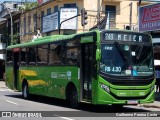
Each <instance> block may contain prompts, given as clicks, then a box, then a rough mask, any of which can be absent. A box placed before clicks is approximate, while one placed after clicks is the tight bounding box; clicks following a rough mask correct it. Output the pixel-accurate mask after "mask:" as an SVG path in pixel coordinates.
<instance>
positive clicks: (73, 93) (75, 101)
mask: <svg viewBox="0 0 160 120" xmlns="http://www.w3.org/2000/svg"><path fill="white" fill-rule="evenodd" d="M69 101H70V105H71V107H72V108H78V106H79V102H78V92H77V90H76V88H73V89H72V91H71V93H70V98H69Z"/></svg>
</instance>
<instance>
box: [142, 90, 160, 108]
mask: <svg viewBox="0 0 160 120" xmlns="http://www.w3.org/2000/svg"><path fill="white" fill-rule="evenodd" d="M141 106H143V107H146V108H158V109H160V92H159V93H157V92H156V93H155V101H154V103H148V104H143V105H141Z"/></svg>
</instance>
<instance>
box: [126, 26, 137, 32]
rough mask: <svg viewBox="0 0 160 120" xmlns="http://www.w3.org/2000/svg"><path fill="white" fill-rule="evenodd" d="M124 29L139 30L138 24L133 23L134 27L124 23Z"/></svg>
mask: <svg viewBox="0 0 160 120" xmlns="http://www.w3.org/2000/svg"><path fill="white" fill-rule="evenodd" d="M124 30H133V31H138V27H137V25H132V27H131V28H130V26H129V25H124Z"/></svg>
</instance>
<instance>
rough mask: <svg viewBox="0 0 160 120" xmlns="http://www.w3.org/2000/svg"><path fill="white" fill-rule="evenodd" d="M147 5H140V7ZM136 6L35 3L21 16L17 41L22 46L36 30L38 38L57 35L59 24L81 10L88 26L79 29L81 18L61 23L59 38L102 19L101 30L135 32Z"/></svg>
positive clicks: (101, 0) (85, 0) (93, 1)
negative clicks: (39, 34) (128, 28)
mask: <svg viewBox="0 0 160 120" xmlns="http://www.w3.org/2000/svg"><path fill="white" fill-rule="evenodd" d="M131 3H132V4H131ZM150 3H151V2H142V4H141V5H147V4H150ZM138 5H139V3H138V0H137V1H135V0H134V1H130V0H46V1H39V5H38V7H36V8H34V9H31V10H29V11H25V12H23V13H22V14H21V19H20V21H21V22H20V35H21V37H20V41H21V43H24V42H28V41H30V40H32V38H33V36H34V35H36V34H37V30H40V32H41V34H42V36H47V35H54V34H58V33H59V32H58V27H59V24H60V22H61V21H62V20H64V19H67V18H69V17H73V16H74V15H77V14H79V13H81V9H82V8H85V10H86V11H87V14H88V19H87V21H88V24H87V25H85V26H84V27H83V26H82V25H81V16H79V17H77V18H75V19H73V20H70V21H66V22H64V23H62V25H61V31H60V32H61V34H73V33H80V32H83V31H88V30H89V29H90V28H92V27H93V26H95V25H97V23H98V20H99V21H101V20H102V19H103V18H104V17H106V19H107V21H106V24H105V26H106V27H105V29H126V27H127V26H129V25H130V24H131V26H132V27H131V28H130V29H131V30H138V7H139V6H138ZM69 11H72V12H69ZM73 11H74V12H73ZM98 11H99V12H98ZM131 11H132V12H131ZM65 12H66V13H65ZM98 13H99V14H98ZM98 18H99V19H98ZM108 21H109V22H108ZM103 24H104V23H103ZM69 26H70V27H69Z"/></svg>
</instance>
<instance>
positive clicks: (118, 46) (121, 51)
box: [114, 41, 127, 61]
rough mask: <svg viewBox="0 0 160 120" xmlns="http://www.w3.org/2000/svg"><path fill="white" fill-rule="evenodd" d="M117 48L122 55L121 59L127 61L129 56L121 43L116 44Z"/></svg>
mask: <svg viewBox="0 0 160 120" xmlns="http://www.w3.org/2000/svg"><path fill="white" fill-rule="evenodd" d="M114 44H115V46H116V48H117V49H118V52H119V53H120V55H121V57H122V58H123V60H124V61H127V56H126V55H125V54H124V51H123V49H122V48H121V46H120V44H119V42H116V41H115V42H114Z"/></svg>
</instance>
